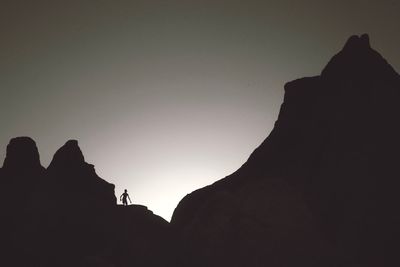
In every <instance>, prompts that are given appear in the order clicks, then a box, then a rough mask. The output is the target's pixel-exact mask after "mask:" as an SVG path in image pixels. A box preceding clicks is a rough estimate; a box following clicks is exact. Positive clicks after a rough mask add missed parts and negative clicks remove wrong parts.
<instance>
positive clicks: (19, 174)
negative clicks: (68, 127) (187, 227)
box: [0, 137, 171, 267]
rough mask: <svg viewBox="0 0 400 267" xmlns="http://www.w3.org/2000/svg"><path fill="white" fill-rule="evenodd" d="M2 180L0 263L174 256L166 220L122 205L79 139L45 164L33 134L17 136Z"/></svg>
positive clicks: (20, 266) (90, 262) (110, 262)
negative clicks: (85, 154) (45, 166)
mask: <svg viewBox="0 0 400 267" xmlns="http://www.w3.org/2000/svg"><path fill="white" fill-rule="evenodd" d="M0 183H1V187H0V191H1V192H0V193H1V194H0V197H1V203H0V205H1V206H0V207H1V216H2V217H1V221H0V234H1V237H2V238H1V239H0V265H1V266H8V267H25V266H43V267H67V266H68V267H69V266H98V267H101V266H114V267H120V266H121V267H122V266H132V265H136V264H140V266H149V267H152V266H161V265H162V264H166V262H167V260H168V257H169V255H170V254H171V253H168V252H169V248H168V247H169V245H170V244H169V243H170V242H169V240H170V239H171V236H170V235H169V233H170V231H169V224H168V223H167V222H166V221H165V220H163V219H162V218H160V217H158V216H156V215H154V214H153V213H152V212H151V211H149V210H147V208H146V207H144V206H137V205H132V206H128V207H121V206H117V205H116V198H115V195H114V185H112V184H110V183H108V182H106V181H105V180H103V179H101V178H100V177H99V176H98V175H97V174H96V172H95V169H94V166H93V165H91V164H88V163H86V162H85V159H84V156H83V154H82V151H81V150H80V148H79V146H78V142H77V141H76V140H70V141H68V142H67V143H66V144H65V145H64V146H62V147H61V148H60V149H59V150H58V151H57V152H56V153H55V155H54V158H53V160H52V162H51V163H50V165H49V167H48V168H47V169H44V168H43V167H41V165H40V161H39V153H38V149H37V147H36V144H35V142H34V141H33V140H32V139H30V138H27V137H19V138H14V139H12V140H11V141H10V144H9V145H8V147H7V157H6V159H5V161H4V166H3V168H2V169H0Z"/></svg>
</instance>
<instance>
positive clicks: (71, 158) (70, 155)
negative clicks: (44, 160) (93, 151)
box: [49, 140, 85, 169]
mask: <svg viewBox="0 0 400 267" xmlns="http://www.w3.org/2000/svg"><path fill="white" fill-rule="evenodd" d="M84 164H85V158H84V156H83V153H82V151H81V149H80V148H79V145H78V141H77V140H68V141H67V142H66V143H65V145H63V146H62V147H61V148H60V149H58V150H57V152H56V153H55V154H54V157H53V160H52V161H51V163H50V165H49V169H53V168H59V167H67V168H71V167H79V166H82V165H84Z"/></svg>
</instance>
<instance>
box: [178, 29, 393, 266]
mask: <svg viewBox="0 0 400 267" xmlns="http://www.w3.org/2000/svg"><path fill="white" fill-rule="evenodd" d="M399 99H400V76H399V75H398V74H397V73H396V72H395V71H394V69H393V68H392V67H391V66H390V65H389V64H388V63H387V62H386V60H385V59H384V58H383V57H382V56H381V55H380V54H379V53H378V52H376V51H375V50H374V49H372V48H371V46H370V43H369V37H368V36H367V35H362V36H360V37H359V36H352V37H351V38H350V39H349V40H348V41H347V43H346V44H345V46H344V48H343V49H342V50H341V51H340V52H339V53H338V54H337V55H335V56H334V57H333V58H332V59H331V61H330V62H329V63H328V65H327V66H326V67H325V68H324V70H323V71H322V73H321V74H320V75H319V76H315V77H310V78H303V79H299V80H295V81H293V82H289V83H287V84H286V85H285V97H284V102H283V104H282V106H281V110H280V113H279V117H278V120H277V121H276V123H275V127H274V129H273V131H272V132H271V134H270V135H269V136H268V138H267V139H266V140H265V141H264V142H263V143H262V144H261V145H260V146H259V147H258V148H257V149H256V150H255V151H254V152H253V153H252V155H251V156H250V158H249V159H248V161H247V162H246V163H245V164H244V165H243V166H242V167H241V168H240V169H239V170H238V171H236V172H235V173H233V174H232V175H230V176H228V177H226V178H224V179H222V180H219V181H217V182H216V183H214V184H212V185H210V186H207V187H205V188H202V189H199V190H197V191H195V192H193V193H191V194H189V195H187V196H186V197H185V198H184V199H183V200H182V201H181V202H180V203H179V205H178V207H177V208H176V210H175V212H174V215H173V218H172V221H171V224H172V225H173V227H174V228H175V229H176V230H177V231H178V232H179V238H180V243H181V245H182V247H183V250H185V253H183V254H184V255H187V257H183V258H182V259H181V266H394V265H398V263H399V260H398V257H397V256H396V255H397V252H396V247H398V246H397V245H396V243H397V240H399V238H400V230H399V227H398V225H399V223H400V216H399V212H398V210H399V208H398V206H399V204H400V194H398V190H399V186H400V180H399V177H400V170H399V169H398V167H397V166H398V161H399V156H398V153H399V151H400V139H399V136H400V127H399V123H398V122H399V119H400V105H399V104H398V101H399ZM396 263H397V264H396Z"/></svg>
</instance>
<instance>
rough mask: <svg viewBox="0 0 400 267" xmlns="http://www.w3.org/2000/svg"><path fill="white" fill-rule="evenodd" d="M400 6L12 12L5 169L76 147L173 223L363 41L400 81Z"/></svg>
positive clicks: (14, 7) (0, 7) (119, 5)
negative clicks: (12, 160)
mask: <svg viewBox="0 0 400 267" xmlns="http://www.w3.org/2000/svg"><path fill="white" fill-rule="evenodd" d="M399 14H400V2H398V1H396V0H392V1H382V0H375V1H372V0H371V1H364V0H358V1H351V0H348V1H321V0H318V1H317V0H313V1H287V0H279V1H251V0H246V1H244V0H243V1H235V0H232V1H217V0H213V1H200V0H186V1H168V0H163V1H161V0H160V1H152V0H143V1H136V0H129V1H128V0H125V1H117V0H108V1H106V0H97V1H95V0H80V1H73V0H65V1H57V0H49V1H40V0H35V1H32V0H26V1H19V0H10V1H8V0H0V118H1V121H0V123H1V131H0V157H1V159H2V158H4V156H5V149H6V145H7V143H8V141H9V139H10V138H12V137H15V136H31V137H32V138H34V139H35V140H36V142H37V144H38V147H39V151H40V153H41V160H42V164H43V165H44V166H47V165H48V164H49V162H50V160H51V158H52V156H53V154H54V152H55V151H56V150H57V149H58V148H59V147H60V146H62V145H63V144H64V143H65V142H66V141H67V140H68V139H78V140H79V143H80V146H81V149H82V150H83V153H84V155H85V158H86V161H87V162H89V163H92V164H94V165H95V166H96V170H97V173H98V174H99V175H100V176H101V177H103V178H104V179H105V180H107V181H109V182H111V183H114V184H115V185H116V194H117V195H118V196H119V195H120V194H121V193H122V191H123V189H124V188H127V189H128V191H129V193H130V195H131V198H132V200H133V201H134V203H139V204H143V205H146V206H148V207H149V209H151V210H153V211H154V212H155V213H156V214H159V215H161V216H163V217H164V218H166V219H167V220H169V219H170V216H171V215H172V212H173V210H174V208H175V206H176V205H177V203H178V202H179V200H180V199H181V198H182V197H184V196H185V195H186V194H187V193H190V192H191V191H193V190H195V189H197V188H199V187H203V186H205V185H207V184H210V183H212V182H214V181H216V180H218V179H220V178H223V177H224V176H226V175H228V174H230V173H232V172H234V171H235V170H236V169H238V168H239V167H240V166H241V165H242V164H243V163H244V162H245V161H246V159H247V158H248V156H249V155H250V153H251V152H252V151H253V150H254V149H255V148H256V147H257V146H258V145H259V144H260V143H261V142H262V141H263V140H264V139H265V138H266V137H267V136H268V134H269V132H270V131H271V129H272V127H273V123H274V121H275V120H276V118H277V114H278V111H279V107H280V104H281V102H282V97H283V85H284V84H285V82H288V81H290V80H293V79H296V78H300V77H303V76H313V75H317V74H319V73H320V71H321V70H322V68H323V67H324V66H325V64H326V63H327V62H328V60H329V59H330V58H331V56H333V54H334V53H336V52H338V50H340V48H341V47H342V46H343V44H344V42H345V40H346V39H347V38H348V37H349V36H350V35H352V34H361V33H364V32H367V33H369V34H370V37H371V43H372V46H373V47H375V48H376V49H377V50H379V51H380V52H381V53H382V54H383V55H384V56H385V57H386V58H387V59H388V60H389V62H390V63H391V64H392V65H393V66H394V67H395V69H397V70H399V69H400V53H399V47H400V34H399V33H400V16H399Z"/></svg>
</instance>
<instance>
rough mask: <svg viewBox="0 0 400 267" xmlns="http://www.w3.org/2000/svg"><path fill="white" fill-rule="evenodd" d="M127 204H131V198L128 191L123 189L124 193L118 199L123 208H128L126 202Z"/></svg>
mask: <svg viewBox="0 0 400 267" xmlns="http://www.w3.org/2000/svg"><path fill="white" fill-rule="evenodd" d="M127 199H129V202H130V203H131V204H132V201H131V198H130V197H129V195H128V190H126V189H125V191H124V193H122V195H121V196H120V197H119V200H120V201H122V204H123V205H124V206H128V200H127Z"/></svg>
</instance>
